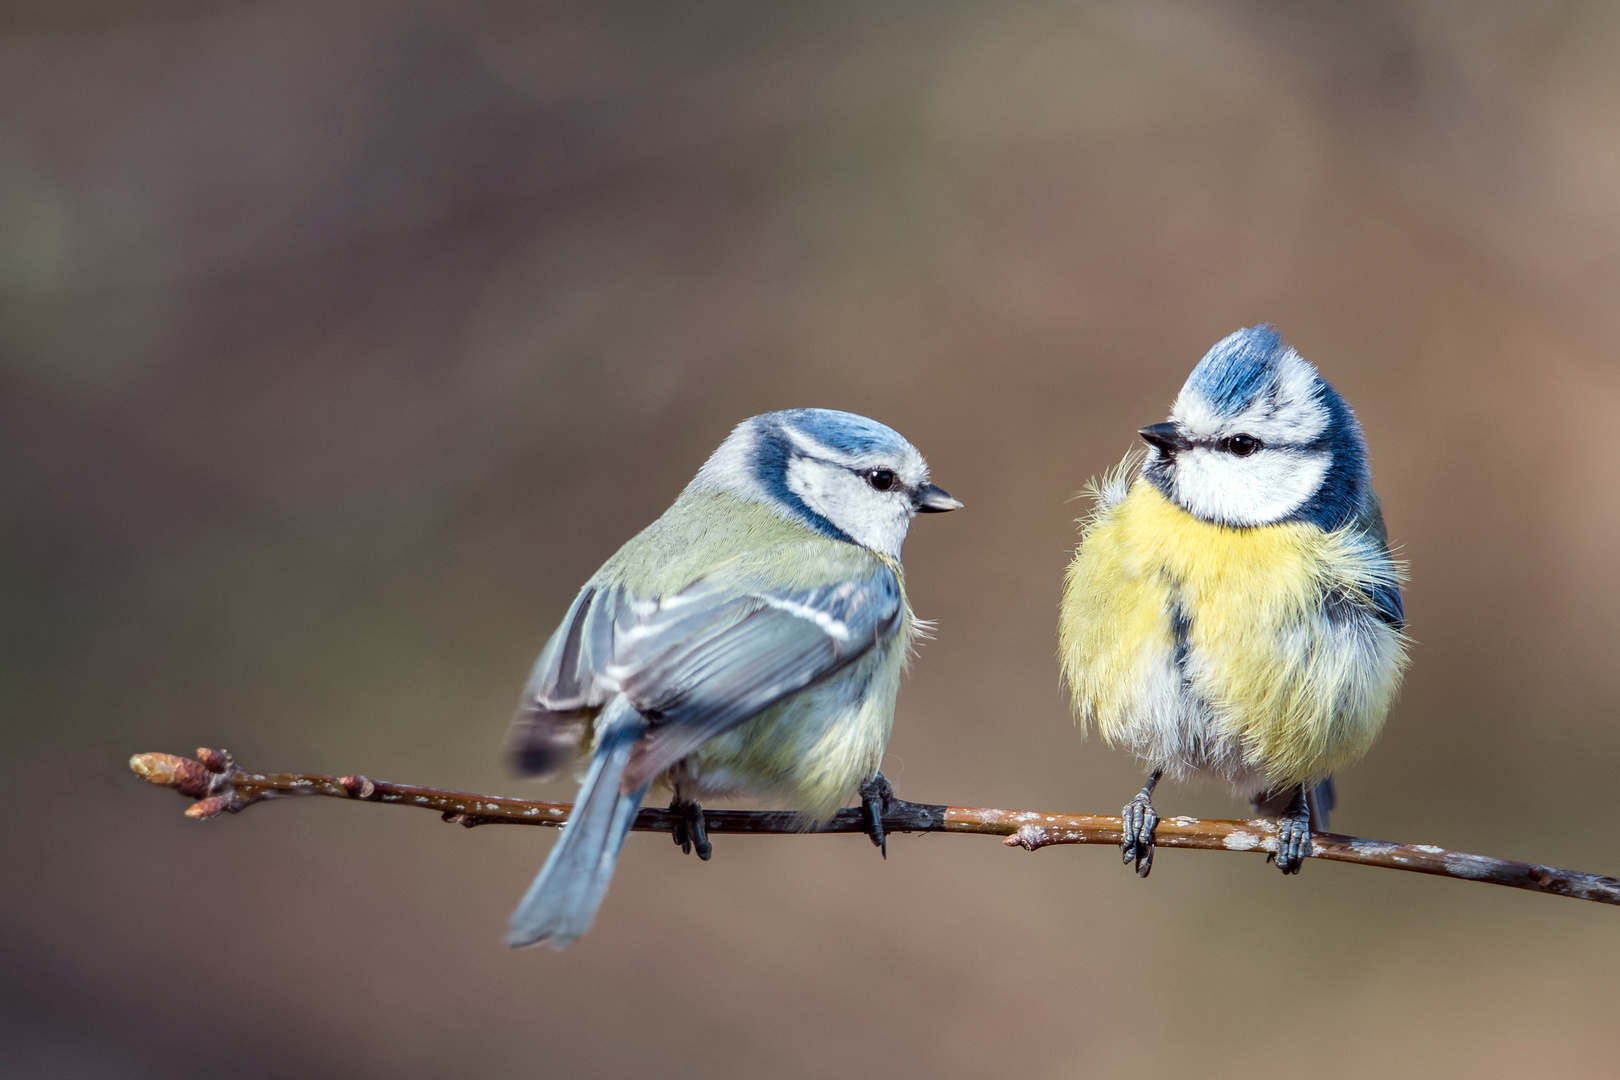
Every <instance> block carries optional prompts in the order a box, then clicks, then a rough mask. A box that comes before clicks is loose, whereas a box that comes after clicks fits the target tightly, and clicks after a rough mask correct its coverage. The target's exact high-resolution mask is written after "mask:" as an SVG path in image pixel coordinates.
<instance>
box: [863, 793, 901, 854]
mask: <svg viewBox="0 0 1620 1080" xmlns="http://www.w3.org/2000/svg"><path fill="white" fill-rule="evenodd" d="M860 794H861V811H862V813H863V814H864V816H865V818H866V835H867V836H868V837H870V838H871V840H872V845H873V846H874V847H876V848H877V849H878V851H880V852H882V854H883V857H884V858H885V859H887V858H888V857H889V836H888V833H886V832H885V831H884V829H883V812H884V811H885V810H887V809H888V808H889V803H891V802H893V801H894V787H893V785H891V784H890V783H889V781H888V780H887V778H885V777H884V775H883V774H882V773H876V774H874V775H873V776H872V779H870V780H868V781H867V782H866V783H864V784H862V785H861V792H860Z"/></svg>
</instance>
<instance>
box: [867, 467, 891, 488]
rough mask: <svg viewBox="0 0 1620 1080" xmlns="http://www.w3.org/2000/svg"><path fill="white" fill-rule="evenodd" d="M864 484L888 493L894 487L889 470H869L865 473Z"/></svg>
mask: <svg viewBox="0 0 1620 1080" xmlns="http://www.w3.org/2000/svg"><path fill="white" fill-rule="evenodd" d="M866 482H867V483H868V484H871V485H872V486H873V487H874V488H876V489H877V490H879V491H888V490H889V489H890V488H892V487H894V473H893V472H892V471H891V470H889V469H871V470H868V471H867V474H866Z"/></svg>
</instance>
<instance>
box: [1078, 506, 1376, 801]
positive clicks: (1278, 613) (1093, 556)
mask: <svg viewBox="0 0 1620 1080" xmlns="http://www.w3.org/2000/svg"><path fill="white" fill-rule="evenodd" d="M1395 574H1396V566H1395V564H1394V563H1393V561H1391V560H1390V559H1389V558H1388V556H1387V555H1386V554H1384V553H1383V552H1382V551H1380V550H1379V549H1378V548H1377V547H1375V546H1372V545H1370V544H1368V543H1367V542H1366V539H1365V537H1363V536H1362V535H1361V534H1360V533H1358V532H1356V531H1354V530H1351V529H1342V530H1337V531H1334V532H1326V531H1323V530H1322V529H1320V528H1317V527H1316V526H1313V525H1310V524H1308V523H1304V522H1288V523H1283V524H1278V525H1268V526H1260V527H1255V528H1232V527H1227V526H1222V525H1215V524H1211V523H1209V522H1205V521H1202V520H1200V519H1198V518H1195V517H1193V516H1192V515H1191V514H1189V513H1187V512H1186V511H1184V510H1182V509H1181V508H1180V507H1178V506H1176V505H1175V504H1174V503H1172V502H1171V501H1170V500H1168V499H1166V498H1165V497H1164V495H1163V494H1161V493H1160V492H1159V490H1158V489H1157V488H1156V487H1154V486H1153V485H1152V484H1150V483H1148V482H1147V481H1144V480H1138V481H1137V482H1136V484H1135V485H1134V486H1133V487H1132V488H1131V490H1130V493H1129V494H1128V495H1126V497H1125V498H1124V499H1123V500H1121V501H1119V502H1118V503H1117V504H1115V505H1112V506H1108V507H1105V508H1104V509H1102V510H1101V511H1100V512H1099V513H1098V514H1097V515H1096V516H1095V517H1094V518H1092V519H1091V520H1090V521H1089V522H1088V523H1087V524H1086V526H1085V529H1084V531H1083V534H1082V537H1081V544H1080V549H1079V551H1078V552H1077V553H1076V555H1075V558H1074V561H1073V563H1072V564H1071V565H1070V567H1069V571H1068V575H1067V582H1066V587H1065V594H1064V601H1063V612H1062V620H1061V623H1060V645H1061V651H1062V660H1063V671H1064V675H1065V677H1066V678H1067V680H1068V682H1069V685H1070V687H1071V688H1072V691H1073V696H1074V704H1075V708H1076V710H1077V712H1078V714H1079V716H1080V718H1081V719H1082V720H1083V721H1085V722H1087V723H1090V722H1095V723H1096V724H1097V728H1098V730H1099V732H1100V733H1101V734H1102V736H1103V738H1104V739H1105V740H1106V741H1108V742H1109V743H1111V744H1123V745H1126V746H1129V747H1130V748H1131V749H1133V750H1135V751H1137V752H1138V753H1139V754H1142V755H1143V756H1144V757H1149V758H1153V757H1155V756H1159V757H1167V756H1169V757H1173V756H1174V754H1173V753H1170V752H1168V751H1166V750H1165V748H1164V746H1163V745H1162V743H1163V742H1164V741H1165V740H1163V739H1160V738H1158V737H1157V735H1156V732H1160V731H1162V730H1163V729H1164V727H1165V725H1166V723H1167V713H1168V712H1177V714H1178V715H1184V716H1193V715H1207V721H1206V722H1207V723H1208V725H1209V727H1210V728H1211V730H1210V731H1208V732H1207V733H1196V736H1195V737H1193V738H1191V739H1190V740H1187V741H1189V742H1191V743H1198V742H1200V741H1201V740H1203V741H1208V740H1213V741H1223V740H1230V741H1232V742H1233V743H1234V745H1235V746H1237V747H1240V748H1241V756H1242V758H1243V764H1244V765H1245V766H1247V768H1248V769H1250V770H1253V771H1254V772H1255V773H1257V774H1259V775H1261V776H1263V777H1264V779H1265V780H1266V781H1267V782H1269V783H1271V784H1273V785H1278V786H1280V785H1283V784H1289V783H1298V782H1301V781H1306V780H1311V779H1318V778H1320V777H1322V776H1325V775H1327V774H1328V773H1329V772H1331V771H1333V770H1334V769H1336V768H1339V767H1341V766H1343V765H1347V764H1349V763H1350V762H1351V761H1353V760H1354V759H1356V758H1357V757H1359V756H1361V755H1362V754H1363V753H1365V752H1366V750H1367V748H1368V747H1369V746H1370V745H1371V744H1372V741H1373V739H1374V737H1375V736H1376V735H1377V733H1378V730H1379V728H1380V727H1382V726H1383V722H1384V718H1385V717H1386V715H1387V714H1388V712H1389V708H1390V705H1391V703H1392V702H1393V700H1394V697H1395V692H1396V690H1397V688H1398V687H1399V684H1400V677H1401V672H1402V670H1403V669H1404V667H1405V663H1406V656H1405V643H1404V640H1403V639H1402V637H1401V635H1400V633H1399V631H1397V630H1395V628H1393V627H1391V626H1389V625H1388V624H1387V623H1384V622H1381V621H1379V620H1378V619H1377V618H1376V617H1375V616H1373V615H1372V614H1371V611H1370V591H1371V589H1373V588H1374V587H1376V586H1377V585H1380V584H1384V583H1392V582H1393V579H1394V577H1395ZM1335 604H1338V605H1340V606H1341V609H1340V610H1339V612H1338V613H1337V617H1331V618H1330V617H1329V614H1330V613H1329V610H1328V609H1329V608H1330V607H1331V606H1333V605H1335ZM1167 684H1169V685H1170V686H1172V687H1173V688H1174V689H1172V690H1170V691H1167V690H1166V689H1165V687H1166V685H1167ZM1172 694H1175V695H1179V700H1177V701H1174V702H1170V701H1167V700H1166V699H1167V696H1169V695H1172ZM1174 722H1176V723H1181V724H1184V723H1185V722H1186V721H1184V720H1180V719H1176V720H1175V721H1174ZM1158 764H1160V765H1169V766H1172V767H1174V766H1176V765H1177V764H1178V762H1176V761H1160V762H1158ZM1227 778H1228V779H1233V780H1235V779H1236V777H1234V776H1228V777H1227Z"/></svg>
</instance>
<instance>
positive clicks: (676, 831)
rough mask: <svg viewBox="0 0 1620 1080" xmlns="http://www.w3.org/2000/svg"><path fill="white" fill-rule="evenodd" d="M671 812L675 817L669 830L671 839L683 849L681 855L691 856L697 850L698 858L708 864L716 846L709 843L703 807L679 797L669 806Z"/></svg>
mask: <svg viewBox="0 0 1620 1080" xmlns="http://www.w3.org/2000/svg"><path fill="white" fill-rule="evenodd" d="M669 812H670V813H671V814H672V815H674V816H675V823H674V825H673V826H672V827H671V828H670V830H669V835H670V839H672V840H674V841H675V846H676V847H678V848H680V849H681V854H682V855H689V854H691V853H692V851H693V850H694V849H695V850H696V851H697V857H698V858H700V859H702V860H703V861H704V862H708V861H709V856H711V855H713V854H714V845H713V844H711V843H709V827H708V822H707V821H706V820H705V818H704V816H703V807H701V806H699V805H698V804H697V802H696V801H694V800H692V799H683V798H681V797H680V796H679V795H677V796H676V797H675V799H674V801H672V802H671V803H670V804H669Z"/></svg>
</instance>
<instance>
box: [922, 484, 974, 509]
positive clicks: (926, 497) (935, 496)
mask: <svg viewBox="0 0 1620 1080" xmlns="http://www.w3.org/2000/svg"><path fill="white" fill-rule="evenodd" d="M911 505H912V506H913V507H915V508H916V510H917V513H919V514H943V513H945V512H946V511H947V510H960V509H962V500H961V499H958V498H955V497H953V496H952V495H951V493H950V492H948V491H946V490H945V489H944V488H942V487H939V486H938V485H935V484H924V485H923V486H922V487H920V488H918V489H917V493H916V494H915V495H913V496H912V497H911Z"/></svg>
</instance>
